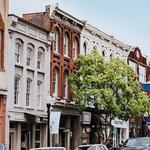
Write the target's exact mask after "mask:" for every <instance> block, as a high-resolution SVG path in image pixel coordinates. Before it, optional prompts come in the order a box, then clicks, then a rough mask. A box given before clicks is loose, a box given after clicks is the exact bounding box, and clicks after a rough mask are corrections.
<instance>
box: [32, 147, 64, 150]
mask: <svg viewBox="0 0 150 150" xmlns="http://www.w3.org/2000/svg"><path fill="white" fill-rule="evenodd" d="M30 150H66V148H65V147H40V148H32V149H30Z"/></svg>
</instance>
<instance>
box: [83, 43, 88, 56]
mask: <svg viewBox="0 0 150 150" xmlns="http://www.w3.org/2000/svg"><path fill="white" fill-rule="evenodd" d="M83 53H84V55H86V53H87V44H86V43H85V42H84V44H83Z"/></svg>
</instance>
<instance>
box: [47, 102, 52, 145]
mask: <svg viewBox="0 0 150 150" xmlns="http://www.w3.org/2000/svg"><path fill="white" fill-rule="evenodd" d="M46 105H47V127H48V133H47V146H48V147H50V140H51V139H50V108H51V103H47V104H46Z"/></svg>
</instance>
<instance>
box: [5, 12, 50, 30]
mask: <svg viewBox="0 0 150 150" xmlns="http://www.w3.org/2000/svg"><path fill="white" fill-rule="evenodd" d="M9 16H10V17H11V16H13V17H16V18H18V20H19V21H22V22H24V23H27V24H29V25H31V26H34V27H35V28H38V29H39V30H42V31H44V32H47V33H49V32H50V31H49V30H46V29H45V28H42V27H41V26H38V25H36V24H34V23H32V22H30V21H27V20H26V19H23V18H21V17H19V16H17V15H15V14H8V17H9Z"/></svg>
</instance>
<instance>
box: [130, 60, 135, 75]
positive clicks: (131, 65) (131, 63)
mask: <svg viewBox="0 0 150 150" xmlns="http://www.w3.org/2000/svg"><path fill="white" fill-rule="evenodd" d="M129 66H130V67H131V68H132V69H133V70H134V71H135V73H137V64H136V63H135V62H133V61H130V60H129Z"/></svg>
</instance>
